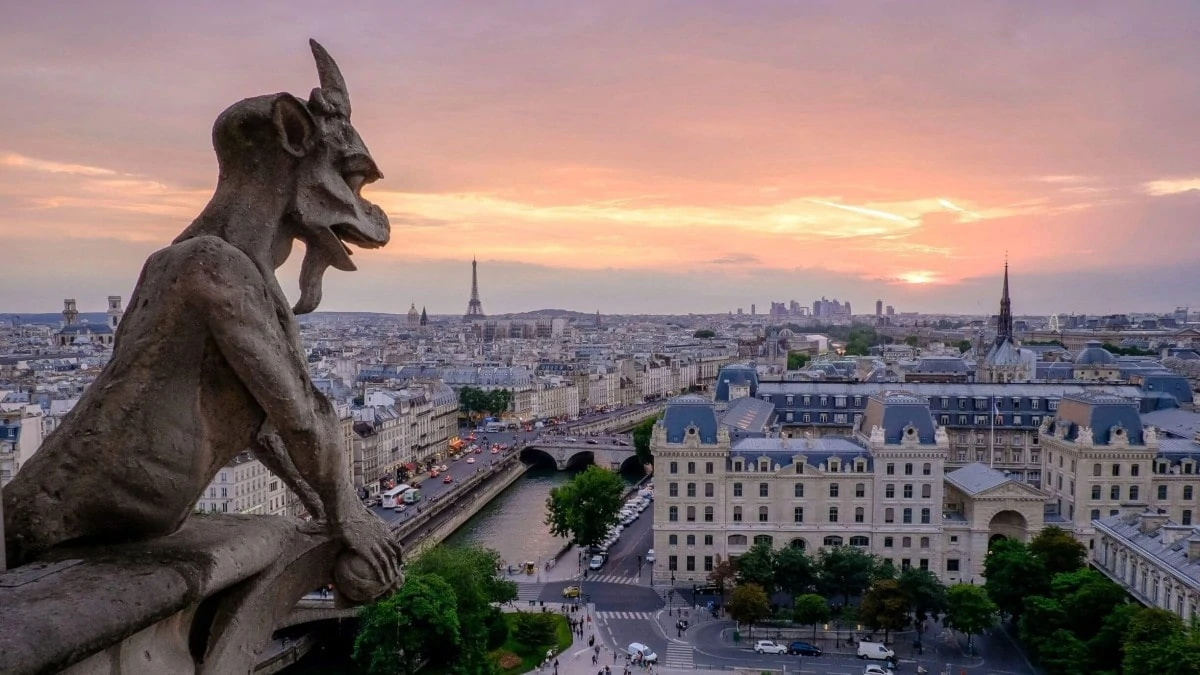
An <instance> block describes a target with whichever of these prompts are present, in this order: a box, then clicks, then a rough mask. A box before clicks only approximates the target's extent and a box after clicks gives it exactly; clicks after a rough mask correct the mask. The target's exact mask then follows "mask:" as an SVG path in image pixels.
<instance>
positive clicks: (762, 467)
mask: <svg viewBox="0 0 1200 675" xmlns="http://www.w3.org/2000/svg"><path fill="white" fill-rule="evenodd" d="M758 470H759V471H770V470H771V461H770V460H767V459H760V460H758Z"/></svg>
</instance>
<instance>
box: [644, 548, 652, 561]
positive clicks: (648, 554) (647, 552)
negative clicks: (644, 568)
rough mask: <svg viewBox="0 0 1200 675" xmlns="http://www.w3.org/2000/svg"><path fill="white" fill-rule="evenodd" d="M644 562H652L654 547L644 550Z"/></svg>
mask: <svg viewBox="0 0 1200 675" xmlns="http://www.w3.org/2000/svg"><path fill="white" fill-rule="evenodd" d="M646 562H648V563H652V562H654V549H650V550H649V551H646Z"/></svg>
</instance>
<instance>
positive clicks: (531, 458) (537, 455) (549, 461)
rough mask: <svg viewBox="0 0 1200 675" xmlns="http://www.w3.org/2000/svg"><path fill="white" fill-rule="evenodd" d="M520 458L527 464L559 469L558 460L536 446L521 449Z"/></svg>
mask: <svg viewBox="0 0 1200 675" xmlns="http://www.w3.org/2000/svg"><path fill="white" fill-rule="evenodd" d="M520 456H521V461H522V462H525V463H526V464H533V465H550V466H553V467H555V468H557V467H558V460H556V459H555V458H554V455H552V454H550V453H549V452H546V451H545V450H542V449H541V448H539V447H536V446H530V447H527V448H521V455H520Z"/></svg>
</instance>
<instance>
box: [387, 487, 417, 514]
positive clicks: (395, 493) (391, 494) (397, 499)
mask: <svg viewBox="0 0 1200 675" xmlns="http://www.w3.org/2000/svg"><path fill="white" fill-rule="evenodd" d="M411 489H412V486H411V485H405V484H403V483H401V484H400V485H397V486H396V487H394V488H392V489H391V490H388V491H387V492H384V493H383V494H382V495H380V497H381V498H382V500H383V502H382V503H381V504H380V506H382V507H383V508H385V509H394V508H396V504H398V503H401V499H402V497H401V495H403V494H404V493H405V492H408V491H409V490H411Z"/></svg>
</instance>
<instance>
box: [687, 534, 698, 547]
mask: <svg viewBox="0 0 1200 675" xmlns="http://www.w3.org/2000/svg"><path fill="white" fill-rule="evenodd" d="M687 545H688V546H695V545H696V535H694V534H689V535H688V536H687Z"/></svg>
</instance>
